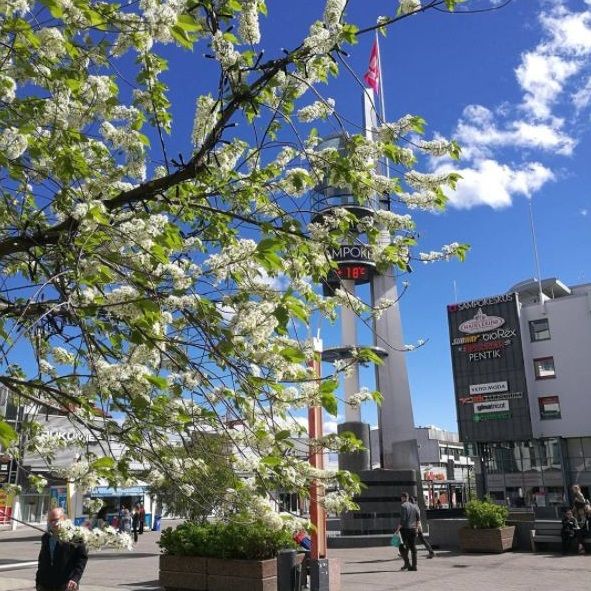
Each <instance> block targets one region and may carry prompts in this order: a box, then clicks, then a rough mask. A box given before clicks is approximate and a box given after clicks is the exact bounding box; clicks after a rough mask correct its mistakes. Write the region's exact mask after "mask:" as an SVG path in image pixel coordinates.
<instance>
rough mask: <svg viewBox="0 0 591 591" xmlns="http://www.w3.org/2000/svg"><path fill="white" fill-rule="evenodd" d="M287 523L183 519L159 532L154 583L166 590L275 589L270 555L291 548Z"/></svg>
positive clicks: (244, 518) (241, 518)
mask: <svg viewBox="0 0 591 591" xmlns="http://www.w3.org/2000/svg"><path fill="white" fill-rule="evenodd" d="M292 533H293V532H292V531H291V529H290V528H289V527H282V526H281V524H279V523H277V524H273V523H270V522H268V521H265V520H263V519H252V517H250V516H249V517H247V516H242V515H240V514H238V515H236V516H235V517H234V519H232V520H230V521H227V522H205V523H193V522H186V523H183V524H182V525H179V526H178V527H177V528H176V529H172V528H168V529H166V530H165V531H164V532H162V537H161V538H160V542H159V544H160V547H161V549H162V551H163V554H162V555H161V556H160V585H161V586H162V587H164V589H165V590H166V591H172V590H180V589H183V590H190V591H222V590H224V591H225V590H227V589H240V590H241V591H276V589H277V568H276V556H277V553H278V552H279V551H280V550H284V549H289V548H295V543H294V541H293V538H292Z"/></svg>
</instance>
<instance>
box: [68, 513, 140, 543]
mask: <svg viewBox="0 0 591 591" xmlns="http://www.w3.org/2000/svg"><path fill="white" fill-rule="evenodd" d="M57 537H58V539H59V540H60V541H62V542H78V543H80V542H82V543H84V544H85V546H86V547H87V548H88V549H89V550H100V549H102V548H105V547H107V548H113V549H115V550H132V549H133V541H132V539H131V536H130V535H129V534H127V533H120V532H118V531H117V530H116V529H114V528H113V527H111V526H106V527H104V528H103V529H99V528H98V527H95V528H94V529H88V528H87V527H83V526H77V525H74V524H73V523H72V522H71V521H70V520H69V519H64V520H62V521H59V522H58V531H57Z"/></svg>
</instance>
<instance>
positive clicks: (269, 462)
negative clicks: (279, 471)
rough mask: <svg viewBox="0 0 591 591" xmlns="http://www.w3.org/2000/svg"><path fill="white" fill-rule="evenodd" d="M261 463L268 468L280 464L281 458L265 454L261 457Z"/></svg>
mask: <svg viewBox="0 0 591 591" xmlns="http://www.w3.org/2000/svg"><path fill="white" fill-rule="evenodd" d="M261 463H262V464H264V465H265V466H269V468H275V467H276V466H279V465H280V464H281V458H280V457H278V456H265V457H264V458H262V459H261Z"/></svg>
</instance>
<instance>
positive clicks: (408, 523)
mask: <svg viewBox="0 0 591 591" xmlns="http://www.w3.org/2000/svg"><path fill="white" fill-rule="evenodd" d="M400 501H401V503H402V504H401V505H400V524H399V525H398V527H397V528H396V529H395V530H394V531H395V533H398V532H400V536H401V537H402V543H403V546H402V547H401V548H400V553H401V554H402V558H403V559H404V566H403V567H401V569H400V570H417V546H416V540H417V529H418V527H419V522H420V519H421V513H420V511H419V508H418V507H417V505H413V504H412V503H411V502H409V495H408V493H407V492H403V493H402V494H401V495H400ZM409 552H410V557H411V561H412V562H409V560H408V553H409Z"/></svg>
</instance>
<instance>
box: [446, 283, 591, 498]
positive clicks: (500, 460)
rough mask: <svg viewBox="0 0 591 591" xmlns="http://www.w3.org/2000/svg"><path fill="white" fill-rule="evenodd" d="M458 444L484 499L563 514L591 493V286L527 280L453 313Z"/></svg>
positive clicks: (456, 306) (451, 310)
mask: <svg viewBox="0 0 591 591" xmlns="http://www.w3.org/2000/svg"><path fill="white" fill-rule="evenodd" d="M448 320H449V331H450V345H451V355H452V367H453V375H454V385H455V397H456V407H457V416H458V427H459V436H460V440H461V441H463V442H464V443H465V444H466V446H467V449H468V451H469V454H470V455H471V456H473V457H474V458H475V460H476V462H475V471H476V481H477V484H478V488H479V493H480V494H488V495H490V496H491V497H492V498H493V499H495V500H497V501H499V502H506V503H508V504H510V505H511V506H538V507H550V506H560V505H563V504H564V503H566V502H568V501H569V494H570V488H571V486H572V484H575V483H577V484H579V485H581V487H582V489H583V492H584V494H585V496H586V497H588V496H589V493H590V492H591V404H590V403H589V400H590V397H591V390H590V388H591V353H590V352H591V284H585V285H576V286H571V287H568V286H566V285H564V284H563V283H562V282H560V281H559V280H558V279H554V278H552V279H545V280H542V281H534V280H529V281H524V282H522V283H519V284H517V285H515V286H513V287H512V288H510V289H509V290H508V291H507V293H505V294H501V295H497V296H490V297H483V298H482V299H480V300H475V301H469V302H462V303H455V304H451V305H449V306H448Z"/></svg>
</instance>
